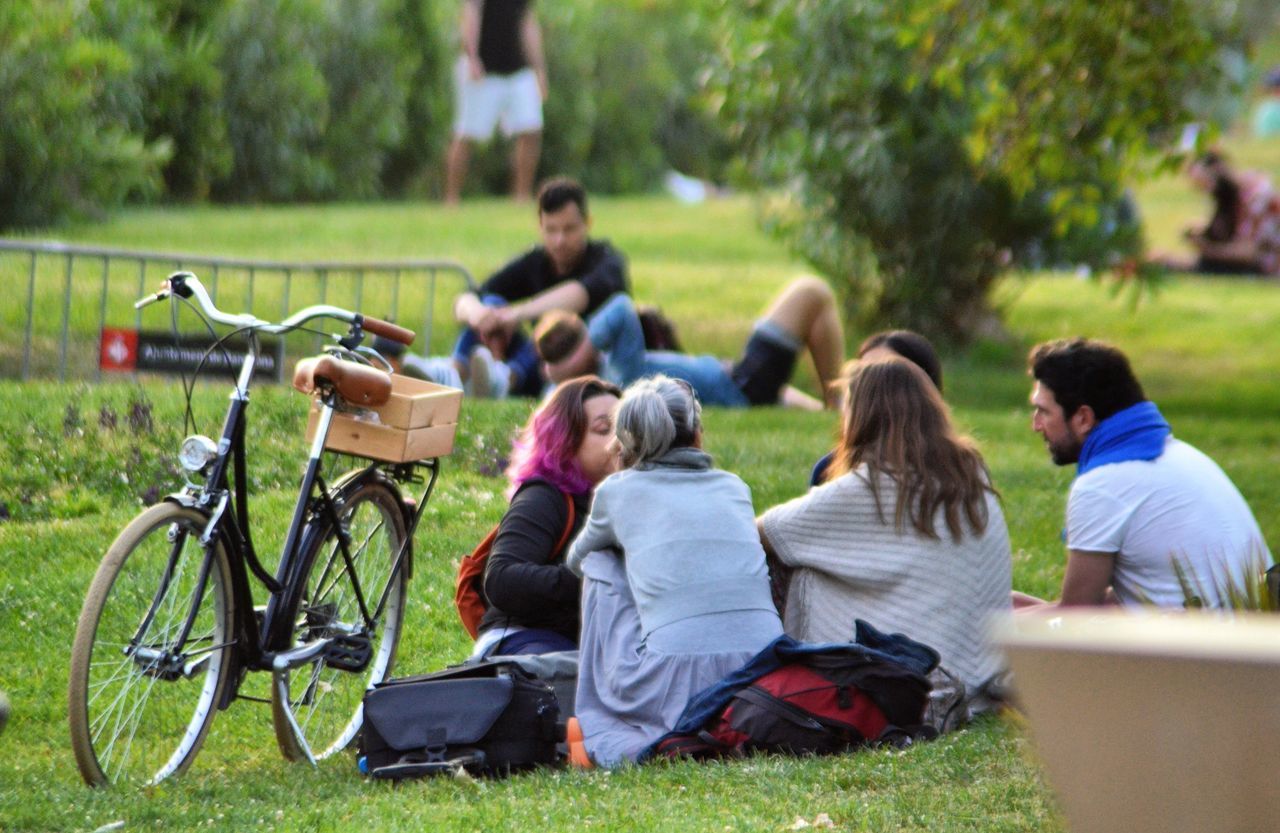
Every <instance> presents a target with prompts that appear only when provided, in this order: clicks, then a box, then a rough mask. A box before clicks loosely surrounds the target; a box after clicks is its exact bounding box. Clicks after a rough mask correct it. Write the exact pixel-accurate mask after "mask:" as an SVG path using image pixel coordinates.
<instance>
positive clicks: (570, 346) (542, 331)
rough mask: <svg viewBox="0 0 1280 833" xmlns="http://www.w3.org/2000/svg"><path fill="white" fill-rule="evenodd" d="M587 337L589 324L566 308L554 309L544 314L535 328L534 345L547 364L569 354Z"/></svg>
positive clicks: (553, 362)
mask: <svg viewBox="0 0 1280 833" xmlns="http://www.w3.org/2000/svg"><path fill="white" fill-rule="evenodd" d="M586 337H587V325H586V324H585V323H583V321H582V319H581V318H579V317H578V316H576V315H574V314H573V313H571V312H566V311H565V310H552V311H551V312H548V313H547V314H546V315H544V316H542V320H541V321H539V322H538V326H537V327H534V328H533V346H534V349H535V350H537V352H538V357H539V358H540V359H542V360H543V361H544V362H546V363H547V364H555V363H556V362H558V361H560V360H561V359H563V358H564V357H565V356H568V355H569V354H570V353H572V352H573V351H574V350H577V349H578V345H579V344H581V343H582V340H583V339H584V338H586Z"/></svg>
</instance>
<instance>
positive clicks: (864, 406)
mask: <svg viewBox="0 0 1280 833" xmlns="http://www.w3.org/2000/svg"><path fill="white" fill-rule="evenodd" d="M840 383H841V384H843V385H844V386H845V396H844V406H843V407H844V420H843V423H844V424H843V426H842V430H841V436H840V442H839V443H838V444H837V445H836V448H835V451H834V452H833V454H832V459H831V465H830V466H828V467H827V472H826V475H825V478H826V481H827V482H830V481H832V480H835V479H836V478H838V477H840V476H842V475H844V474H847V473H849V472H852V471H855V470H857V469H858V468H859V467H860V466H866V467H867V474H866V477H865V479H866V482H867V485H868V486H869V487H870V489H871V494H872V497H874V498H875V502H876V511H877V512H878V513H879V514H880V518H881V520H882V521H883V520H884V510H883V507H882V506H881V503H880V478H881V477H887V478H889V479H891V480H893V481H894V482H895V483H896V484H897V487H898V488H897V502H896V503H895V505H894V510H893V519H894V527H895V528H896V529H897V530H898V531H899V532H902V531H903V530H904V529H905V527H906V523H907V521H910V522H911V526H913V527H914V528H915V529H916V531H917V532H919V533H920V534H921V535H923V536H925V537H926V538H932V539H934V540H937V539H938V538H939V537H940V536H939V534H938V530H937V528H936V527H935V526H934V516H935V515H936V514H937V513H938V511H939V509H941V510H942V514H943V518H944V520H945V522H946V525H947V531H948V532H950V533H951V537H952V539H953V540H955V541H959V540H960V539H961V538H962V537H963V535H964V532H965V526H966V523H967V526H968V528H969V529H970V530H972V531H973V532H974V533H981V532H982V531H983V530H985V529H986V528H987V521H988V520H989V518H988V513H987V500H986V495H987V493H988V492H992V493H994V492H995V490H994V489H993V488H992V487H991V478H990V475H989V474H988V473H987V467H986V464H985V463H984V462H983V460H982V455H981V454H980V453H979V452H978V449H977V446H975V445H974V443H973V441H972V440H970V439H968V438H967V437H963V436H961V435H960V434H958V433H957V432H956V430H955V428H954V426H953V425H952V423H951V412H950V410H949V409H948V408H947V405H946V403H945V402H943V401H942V394H941V393H939V392H938V389H937V387H936V386H934V385H933V384H932V380H931V379H929V377H928V376H927V375H926V374H925V372H924V370H922V369H921V368H920V367H918V366H916V365H915V364H914V363H912V362H910V361H907V360H906V359H903V358H898V357H896V356H895V357H890V358H885V359H878V360H875V361H869V362H866V361H863V362H850V363H849V364H848V365H846V370H845V372H844V374H843V375H842V376H841V377H840Z"/></svg>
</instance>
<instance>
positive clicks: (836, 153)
mask: <svg viewBox="0 0 1280 833" xmlns="http://www.w3.org/2000/svg"><path fill="white" fill-rule="evenodd" d="M708 11H709V12H710V19H711V20H713V21H715V22H716V23H715V25H717V26H718V27H719V36H720V37H719V41H720V47H721V48H720V50H719V53H718V55H717V56H716V60H715V66H714V69H713V74H712V80H711V85H712V87H713V89H714V91H715V92H716V93H718V95H719V96H720V111H721V113H722V115H723V116H724V117H725V118H726V119H727V120H728V122H729V124H730V126H731V128H732V131H733V134H734V136H735V138H736V139H738V140H739V142H740V143H741V147H742V148H743V150H744V151H745V153H746V155H747V158H748V160H749V163H750V169H751V171H752V172H753V174H754V176H755V178H756V179H757V181H759V182H761V183H764V184H766V185H770V186H775V187H778V188H779V191H778V193H780V195H781V198H780V200H779V201H778V203H777V204H775V206H774V208H775V211H774V212H773V217H774V220H775V222H776V223H777V224H778V225H779V227H780V228H781V229H782V230H783V231H785V232H786V233H787V234H788V235H789V237H790V238H791V240H792V242H793V243H794V244H795V246H796V247H797V249H798V250H799V251H800V252H801V253H802V254H803V255H804V256H806V257H807V258H808V259H809V260H810V261H811V262H812V263H813V264H814V265H815V266H816V267H817V268H818V269H820V270H821V271H823V272H825V273H826V274H828V275H830V276H832V277H833V278H834V279H835V282H836V283H837V284H838V285H839V286H840V287H841V289H842V290H843V293H844V297H845V300H846V305H847V310H848V311H849V312H850V314H851V317H854V318H856V319H859V320H860V323H862V324H863V325H867V326H886V325H891V326H907V327H913V328H916V329H919V330H921V331H924V332H926V333H928V334H929V335H931V336H934V337H937V338H942V339H944V340H950V341H963V340H965V339H966V338H969V337H971V336H972V335H973V334H974V332H975V330H976V328H978V327H980V326H981V325H982V324H983V323H984V322H986V321H989V320H990V318H991V313H990V307H989V304H988V291H989V289H990V288H991V286H992V284H993V282H994V281H995V280H996V279H997V278H998V277H999V276H1000V274H1001V273H1002V272H1003V271H1004V270H1005V269H1006V268H1007V267H1008V266H1009V265H1011V264H1014V263H1018V262H1019V261H1021V262H1029V261H1032V260H1034V258H1035V256H1036V255H1037V253H1041V252H1043V251H1044V250H1045V247H1046V245H1052V244H1056V243H1060V242H1061V241H1063V240H1064V239H1065V238H1071V237H1073V236H1074V237H1076V238H1079V239H1085V240H1089V241H1092V242H1091V243H1090V245H1088V246H1087V247H1085V248H1086V251H1084V252H1082V253H1081V256H1083V257H1086V258H1087V259H1088V260H1089V261H1090V262H1091V263H1092V265H1094V266H1108V265H1112V266H1114V265H1116V263H1117V262H1118V261H1120V260H1122V259H1132V258H1133V257H1135V256H1136V255H1137V254H1138V252H1139V250H1140V246H1141V238H1140V235H1139V234H1138V233H1137V230H1136V226H1134V224H1132V223H1129V224H1128V225H1125V224H1115V223H1114V222H1104V221H1106V220H1109V219H1114V217H1115V216H1117V215H1118V211H1117V207H1118V206H1120V205H1122V203H1123V199H1124V194H1123V188H1124V185H1125V183H1128V182H1131V181H1132V180H1133V178H1134V177H1135V176H1138V175H1141V174H1143V173H1145V172H1149V171H1150V170H1152V169H1153V168H1154V167H1156V166H1158V165H1159V164H1162V162H1163V163H1164V164H1167V163H1168V159H1169V153H1168V151H1169V149H1170V148H1172V147H1173V141H1172V138H1173V137H1174V136H1175V135H1176V134H1177V132H1178V131H1179V130H1181V128H1182V126H1183V125H1184V124H1186V123H1187V122H1190V121H1194V120H1196V119H1197V117H1198V115H1199V114H1198V113H1197V112H1196V111H1195V109H1194V106H1193V105H1192V104H1190V103H1189V102H1191V101H1192V94H1193V93H1194V92H1196V91H1197V90H1203V89H1206V88H1210V87H1214V86H1215V85H1217V84H1218V82H1219V79H1220V69H1219V66H1218V64H1217V63H1216V62H1215V61H1213V60H1212V58H1213V56H1214V54H1215V49H1216V46H1215V43H1214V38H1213V33H1212V31H1211V27H1208V26H1206V25H1204V23H1205V21H1204V19H1203V16H1204V14H1205V12H1204V9H1203V8H1202V4H1199V3H1197V2H1195V1H1194V0H1158V1H1157V2H1151V0H1114V2H1107V3H1096V2H1093V0H1062V2H1058V3H1046V2H1043V0H981V2H979V0H902V2H897V3H884V2H880V0H748V2H745V3H742V2H729V0H711V3H710V5H709V6H708ZM1100 228H1101V229H1104V230H1105V232H1106V233H1102V234H1099V233H1098V230H1099V229H1100Z"/></svg>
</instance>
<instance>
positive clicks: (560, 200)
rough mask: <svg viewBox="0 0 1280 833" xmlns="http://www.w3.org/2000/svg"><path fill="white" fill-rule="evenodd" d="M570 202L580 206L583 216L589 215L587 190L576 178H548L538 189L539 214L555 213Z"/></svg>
mask: <svg viewBox="0 0 1280 833" xmlns="http://www.w3.org/2000/svg"><path fill="white" fill-rule="evenodd" d="M569 203H573V204H574V205H576V206H578V210H579V211H581V212H582V216H583V217H584V218H585V217H586V216H587V191H586V189H585V188H583V187H582V185H581V183H579V182H578V181H577V180H576V179H569V178H568V177H567V176H558V177H556V178H555V179H548V180H547V181H546V182H544V183H542V187H541V188H539V189H538V215H539V216H541V215H543V214H554V213H556V212H557V211H559V210H560V209H562V208H564V207H565V206H566V205H568V204H569Z"/></svg>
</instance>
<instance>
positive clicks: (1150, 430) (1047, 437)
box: [1014, 338, 1271, 607]
mask: <svg viewBox="0 0 1280 833" xmlns="http://www.w3.org/2000/svg"><path fill="white" fill-rule="evenodd" d="M1028 364H1029V367H1030V372H1031V375H1032V377H1034V379H1035V386H1034V388H1033V390H1032V393H1031V405H1032V408H1033V409H1034V413H1033V416H1032V420H1031V425H1032V428H1033V429H1034V430H1035V431H1036V433H1038V434H1040V436H1041V437H1043V438H1044V442H1045V445H1046V446H1047V447H1048V449H1049V454H1050V456H1051V457H1052V458H1053V462H1054V463H1056V464H1057V465H1059V466H1065V465H1070V464H1072V463H1075V464H1076V479H1075V481H1074V482H1073V483H1072V484H1071V493H1070V495H1069V497H1068V498H1067V526H1066V530H1065V537H1066V543H1067V568H1066V574H1065V575H1064V577H1063V581H1062V598H1061V601H1060V602H1058V604H1060V605H1063V606H1067V605H1098V604H1104V603H1108V602H1111V603H1119V604H1126V605H1135V604H1155V605H1158V606H1161V607H1182V606H1184V605H1194V606H1204V607H1222V606H1224V605H1226V604H1227V602H1228V599H1227V595H1228V591H1229V589H1231V588H1235V589H1238V590H1243V589H1244V588H1245V586H1246V582H1247V581H1251V580H1252V578H1249V577H1250V574H1253V578H1256V577H1257V575H1258V574H1260V573H1261V571H1262V570H1263V569H1264V568H1265V567H1266V566H1267V565H1268V564H1270V563H1271V554H1270V552H1269V551H1268V550H1267V546H1266V542H1265V541H1263V538H1262V532H1261V530H1260V529H1259V528H1258V522H1257V521H1256V520H1255V519H1254V517H1253V513H1252V512H1251V511H1250V510H1249V506H1248V504H1246V503H1245V500H1244V498H1243V497H1242V496H1241V495H1240V492H1239V490H1237V489H1236V487H1235V485H1234V484H1233V483H1232V482H1231V480H1230V479H1229V478H1228V477H1227V475H1226V474H1225V473H1223V471H1222V469H1221V468H1219V467H1218V465H1217V463H1215V462H1214V461H1213V460H1211V459H1209V457H1207V456H1206V455H1204V454H1203V453H1201V452H1200V451H1198V450H1196V449H1195V448H1193V447H1192V446H1190V445H1188V444H1186V443H1184V442H1181V441H1180V440H1177V439H1174V437H1173V434H1172V432H1171V431H1170V429H1169V423H1167V422H1165V419H1164V417H1163V416H1161V414H1160V409H1159V408H1157V407H1156V405H1155V403H1153V402H1151V401H1149V400H1148V399H1147V398H1146V396H1145V395H1144V394H1143V391H1142V385H1140V384H1139V383H1138V380H1137V378H1136V377H1135V376H1134V374H1133V370H1132V369H1131V368H1130V366H1129V360H1128V359H1127V358H1126V357H1125V355H1124V353H1122V352H1120V351H1119V350H1118V349H1116V348H1115V347H1112V346H1111V345H1109V344H1104V343H1102V342H1098V341H1091V340H1088V339H1083V338H1076V339H1064V340H1060V341H1052V342H1048V343H1046V344H1041V345H1038V346H1037V347H1035V348H1033V349H1032V351H1031V355H1030V357H1029V360H1028ZM1014 596H1015V598H1014V605H1015V607H1021V606H1025V605H1031V604H1036V603H1040V600H1039V599H1034V598H1032V597H1030V596H1025V595H1023V594H1019V593H1015V594H1014Z"/></svg>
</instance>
